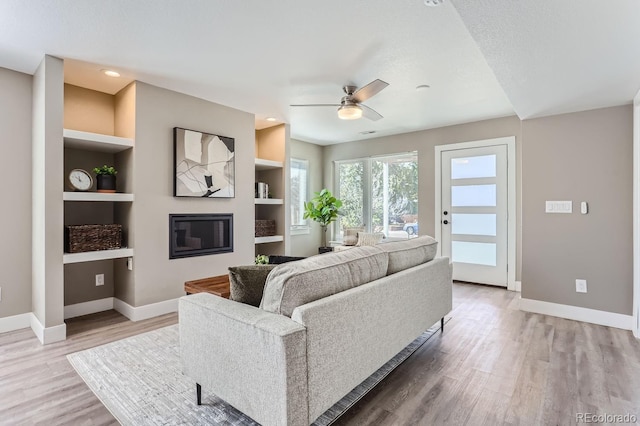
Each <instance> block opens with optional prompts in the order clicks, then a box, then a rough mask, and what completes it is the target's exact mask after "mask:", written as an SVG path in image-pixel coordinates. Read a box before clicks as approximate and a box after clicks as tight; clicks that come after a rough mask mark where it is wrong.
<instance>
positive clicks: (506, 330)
mask: <svg viewBox="0 0 640 426" xmlns="http://www.w3.org/2000/svg"><path fill="white" fill-rule="evenodd" d="M453 300H454V308H453V311H452V313H451V317H452V319H451V321H449V323H448V324H447V325H445V331H444V334H443V335H440V334H438V335H436V336H434V337H433V338H432V339H430V340H429V341H428V342H427V343H426V344H425V345H424V346H422V347H421V348H420V349H419V350H418V351H416V352H415V353H414V354H413V355H412V356H411V357H410V358H409V359H408V360H407V361H405V362H404V363H403V364H402V365H400V366H399V367H398V368H397V369H396V370H395V371H394V372H393V373H392V374H391V375H389V376H388V377H387V378H386V379H385V380H384V381H383V382H382V383H380V384H379V385H378V386H377V387H376V388H375V389H373V390H372V391H371V392H370V393H369V394H368V395H367V396H365V397H364V398H363V399H362V400H361V401H360V402H359V403H358V404H357V405H355V406H354V407H352V408H351V410H349V411H348V412H347V413H346V414H345V415H344V416H343V417H342V418H341V419H339V421H338V422H337V424H340V425H368V424H376V425H440V424H451V425H492V426H493V425H571V424H576V423H577V417H576V414H577V413H579V412H585V413H592V414H620V415H624V414H633V415H635V416H636V417H637V419H638V420H640V341H638V340H636V339H635V338H634V337H633V334H632V333H631V332H629V331H624V330H619V329H615V328H609V327H602V326H597V325H592V324H587V323H582V322H577V321H570V320H564V319H560V318H555V317H550V316H546V315H538V314H531V313H527V312H522V311H520V310H518V294H517V293H514V292H509V291H506V290H501V289H497V288H492V287H487V286H478V285H472V284H455V285H454V296H453ZM638 420H636V421H638ZM605 423H610V422H605Z"/></svg>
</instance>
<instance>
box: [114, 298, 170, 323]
mask: <svg viewBox="0 0 640 426" xmlns="http://www.w3.org/2000/svg"><path fill="white" fill-rule="evenodd" d="M113 309H115V310H116V311H118V312H120V313H121V314H122V315H124V316H125V317H127V318H129V319H130V320H131V321H142V320H145V319H149V318H153V317H157V316H160V315H164V314H169V313H171V312H178V299H171V300H165V301H163V302H158V303H151V304H149V305H144V306H137V307H135V306H131V305H130V304H128V303H127V302H123V301H122V300H120V299H114V301H113Z"/></svg>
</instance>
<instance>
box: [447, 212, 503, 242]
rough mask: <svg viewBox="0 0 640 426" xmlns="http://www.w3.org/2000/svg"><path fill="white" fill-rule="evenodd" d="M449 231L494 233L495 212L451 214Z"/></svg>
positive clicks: (471, 233) (468, 233)
mask: <svg viewBox="0 0 640 426" xmlns="http://www.w3.org/2000/svg"><path fill="white" fill-rule="evenodd" d="M451 233H453V234H458V235H490V236H494V237H495V235H496V215H495V214H458V213H454V214H452V215H451Z"/></svg>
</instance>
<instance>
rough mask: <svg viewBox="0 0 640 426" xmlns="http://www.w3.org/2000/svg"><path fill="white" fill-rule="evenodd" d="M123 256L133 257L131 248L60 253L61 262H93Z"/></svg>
mask: <svg viewBox="0 0 640 426" xmlns="http://www.w3.org/2000/svg"><path fill="white" fill-rule="evenodd" d="M123 257H133V249H132V248H121V249H112V250H98V251H85V252H82V253H65V254H63V255H62V263H64V264H65V265H67V264H69V263H80V262H93V261H96V260H107V259H120V258H123Z"/></svg>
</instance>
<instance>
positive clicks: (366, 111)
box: [358, 104, 384, 121]
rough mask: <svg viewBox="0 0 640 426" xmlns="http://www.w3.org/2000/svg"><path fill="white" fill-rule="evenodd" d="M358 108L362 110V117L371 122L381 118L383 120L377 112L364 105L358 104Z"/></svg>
mask: <svg viewBox="0 0 640 426" xmlns="http://www.w3.org/2000/svg"><path fill="white" fill-rule="evenodd" d="M358 106H359V107H360V108H362V115H363V116H364V117H366V118H368V119H369V120H371V121H378V120H380V119H381V118H384V117H382V115H381V114H380V113H379V112H378V111H376V110H374V109H371V108H369V107H368V106H366V105H362V104H359V105H358Z"/></svg>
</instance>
